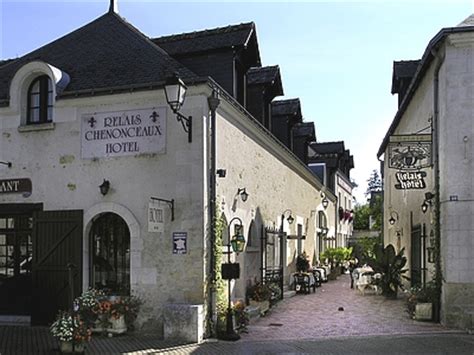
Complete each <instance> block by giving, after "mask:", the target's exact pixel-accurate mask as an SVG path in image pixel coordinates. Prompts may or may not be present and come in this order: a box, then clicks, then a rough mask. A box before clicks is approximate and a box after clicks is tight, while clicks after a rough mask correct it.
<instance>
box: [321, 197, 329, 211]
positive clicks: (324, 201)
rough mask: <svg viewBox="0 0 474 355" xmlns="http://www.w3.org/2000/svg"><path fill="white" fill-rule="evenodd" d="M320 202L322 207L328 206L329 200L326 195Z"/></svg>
mask: <svg viewBox="0 0 474 355" xmlns="http://www.w3.org/2000/svg"><path fill="white" fill-rule="evenodd" d="M322 204H323V207H324V209H326V208H328V205H329V200H328V198H327V197H326V196H324V198H323V201H322Z"/></svg>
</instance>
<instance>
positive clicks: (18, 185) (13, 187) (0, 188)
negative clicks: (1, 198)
mask: <svg viewBox="0 0 474 355" xmlns="http://www.w3.org/2000/svg"><path fill="white" fill-rule="evenodd" d="M31 188H32V187H31V180H30V179H7V180H0V194H14V193H25V192H26V193H31Z"/></svg>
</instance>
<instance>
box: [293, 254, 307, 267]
mask: <svg viewBox="0 0 474 355" xmlns="http://www.w3.org/2000/svg"><path fill="white" fill-rule="evenodd" d="M308 269H309V260H308V258H307V256H306V254H304V253H303V254H300V255H298V256H297V257H296V271H298V272H306V271H308Z"/></svg>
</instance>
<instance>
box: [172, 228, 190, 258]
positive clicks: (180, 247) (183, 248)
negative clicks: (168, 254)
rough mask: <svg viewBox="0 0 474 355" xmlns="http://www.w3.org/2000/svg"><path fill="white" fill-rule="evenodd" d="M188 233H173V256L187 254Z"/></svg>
mask: <svg viewBox="0 0 474 355" xmlns="http://www.w3.org/2000/svg"><path fill="white" fill-rule="evenodd" d="M187 244H188V233H186V232H174V233H173V254H186V252H187V250H188V245H187Z"/></svg>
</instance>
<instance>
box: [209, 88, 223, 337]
mask: <svg viewBox="0 0 474 355" xmlns="http://www.w3.org/2000/svg"><path fill="white" fill-rule="evenodd" d="M207 102H208V104H209V109H210V110H211V127H210V130H211V133H210V141H211V142H210V144H211V152H210V153H211V156H210V159H209V160H210V161H209V165H210V167H209V216H208V217H209V218H208V219H209V223H210V227H211V228H210V234H211V235H210V239H211V248H210V251H211V252H210V258H209V259H210V261H209V263H210V274H211V282H210V284H209V291H210V292H209V295H210V297H209V310H208V312H207V314H208V317H209V321H210V322H209V324H212V320H213V316H214V314H215V305H216V290H215V287H214V286H215V284H216V271H215V268H214V265H215V263H216V260H215V256H214V255H215V244H216V110H217V107H218V106H219V102H220V100H219V98H218V94H217V91H216V90H215V89H213V90H212V95H211V96H210V97H208V99H207ZM212 331H214V329H213V330H212Z"/></svg>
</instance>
